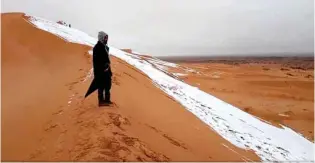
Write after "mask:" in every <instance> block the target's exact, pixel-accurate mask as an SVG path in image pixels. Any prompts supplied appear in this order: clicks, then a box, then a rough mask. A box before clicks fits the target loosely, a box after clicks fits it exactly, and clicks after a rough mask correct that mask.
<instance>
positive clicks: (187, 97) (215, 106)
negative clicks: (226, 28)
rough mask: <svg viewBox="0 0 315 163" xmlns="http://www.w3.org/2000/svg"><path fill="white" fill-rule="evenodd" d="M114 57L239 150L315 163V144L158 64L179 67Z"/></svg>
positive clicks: (73, 36)
mask: <svg viewBox="0 0 315 163" xmlns="http://www.w3.org/2000/svg"><path fill="white" fill-rule="evenodd" d="M30 22H31V23H33V24H34V25H35V26H36V27H38V28H40V29H42V30H45V31H48V32H50V33H52V34H55V35H57V36H59V37H60V38H62V39H64V40H67V41H69V42H73V43H78V44H84V45H88V46H94V44H95V43H96V41H97V40H96V39H95V38H93V37H90V36H89V35H87V34H85V33H84V32H81V31H79V30H76V29H73V28H68V27H65V26H63V25H60V24H57V23H54V22H50V21H47V20H45V19H41V18H38V17H32V18H31V19H30ZM110 54H111V55H114V56H115V57H118V58H120V59H122V60H124V61H126V62H127V63H129V64H131V65H133V66H134V67H136V68H138V69H139V70H141V71H142V72H143V73H145V74H146V75H147V76H148V77H150V78H151V79H152V81H153V83H154V84H155V85H156V86H157V87H158V88H160V89H161V90H162V91H164V92H165V93H166V94H168V95H169V96H171V97H173V98H174V99H175V100H176V101H178V102H179V103H180V104H182V105H183V106H184V107H185V108H186V109H187V110H189V111H190V112H191V113H193V114H194V115H196V116H197V117H198V118H199V119H201V120H202V121H203V122H204V123H205V124H207V125H209V126H210V127H211V128H212V129H213V130H214V131H216V132H217V133H218V134H220V135H221V136H222V137H223V138H225V139H226V140H228V141H229V142H231V143H232V144H234V145H235V146H237V147H240V148H243V149H252V150H253V151H255V153H256V154H257V155H258V156H259V157H260V158H261V159H262V160H263V161H314V143H312V142H310V141H309V140H307V139H305V138H304V137H303V136H301V135H300V134H298V133H296V132H294V131H293V130H291V129H290V128H288V127H285V126H282V127H283V128H277V127H274V126H272V125H270V124H268V123H265V122H263V121H261V120H259V119H258V118H256V117H254V116H252V115H250V114H248V113H246V112H243V111H242V110H240V109H238V108H236V107H234V106H232V105H230V104H228V103H226V102H224V101H222V100H220V99H218V98H216V97H214V96H212V95H210V94H208V93H206V92H203V91H201V90H199V89H198V88H196V87H193V86H190V85H188V84H186V83H184V82H182V81H179V80H177V79H174V78H173V77H171V76H169V75H167V74H166V73H164V72H162V71H160V70H159V69H157V68H156V66H157V65H159V66H170V67H172V66H175V65H176V64H171V63H168V62H164V61H159V60H158V59H154V60H144V59H141V58H140V57H138V56H136V55H131V54H128V53H126V52H123V51H121V50H119V49H116V48H114V47H110ZM248 100H250V99H248ZM174 118H176V117H175V115H174Z"/></svg>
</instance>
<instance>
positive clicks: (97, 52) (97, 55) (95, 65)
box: [93, 46, 102, 72]
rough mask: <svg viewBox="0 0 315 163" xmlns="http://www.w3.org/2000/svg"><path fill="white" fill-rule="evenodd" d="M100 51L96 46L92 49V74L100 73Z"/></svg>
mask: <svg viewBox="0 0 315 163" xmlns="http://www.w3.org/2000/svg"><path fill="white" fill-rule="evenodd" d="M100 61H101V58H100V49H99V47H98V46H95V48H94V49H93V68H94V72H100V71H101V70H102V65H101V63H100Z"/></svg>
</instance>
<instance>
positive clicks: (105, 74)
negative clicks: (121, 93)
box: [93, 41, 112, 102]
mask: <svg viewBox="0 0 315 163" xmlns="http://www.w3.org/2000/svg"><path fill="white" fill-rule="evenodd" d="M108 52H109V47H108V46H107V45H104V44H103V43H101V42H100V41H98V42H97V44H96V45H95V46H94V48H93V68H94V78H95V80H96V83H97V86H98V99H99V102H102V101H104V100H106V101H108V102H109V101H110V89H111V76H112V71H111V68H110V60H109V54H108ZM106 69H108V70H107V71H105V70H106ZM104 91H105V96H106V97H105V99H104Z"/></svg>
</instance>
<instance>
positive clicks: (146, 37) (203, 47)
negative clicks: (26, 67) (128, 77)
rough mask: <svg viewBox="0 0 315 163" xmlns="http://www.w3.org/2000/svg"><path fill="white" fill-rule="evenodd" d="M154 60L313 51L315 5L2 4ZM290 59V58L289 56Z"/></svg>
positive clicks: (302, 0) (174, 0)
mask: <svg viewBox="0 0 315 163" xmlns="http://www.w3.org/2000/svg"><path fill="white" fill-rule="evenodd" d="M1 3H2V5H1V12H26V13H28V14H31V15H35V16H39V17H43V18H46V19H49V20H53V21H57V20H64V21H66V22H67V23H70V24H71V25H72V27H73V28H77V29H80V30H82V31H84V32H86V33H88V34H90V35H92V36H95V37H96V35H97V32H98V31H99V30H103V31H105V32H107V33H108V34H109V41H110V44H111V45H113V46H115V47H117V48H132V49H134V50H135V51H138V52H141V53H149V54H152V55H214V54H233V55H239V54H241V55H242V54H251V55H257V54H268V53H289V54H295V55H299V54H302V53H313V52H314V9H313V8H314V1H313V0H132V1H131V0H1ZM289 54H288V55H289Z"/></svg>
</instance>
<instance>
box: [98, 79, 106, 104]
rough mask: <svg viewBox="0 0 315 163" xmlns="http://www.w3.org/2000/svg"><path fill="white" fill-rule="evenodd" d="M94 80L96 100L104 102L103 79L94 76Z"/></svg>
mask: <svg viewBox="0 0 315 163" xmlns="http://www.w3.org/2000/svg"><path fill="white" fill-rule="evenodd" d="M96 82H97V86H98V102H99V103H102V102H104V90H105V85H104V84H105V83H104V79H103V78H102V77H99V76H98V77H97V78H96Z"/></svg>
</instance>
